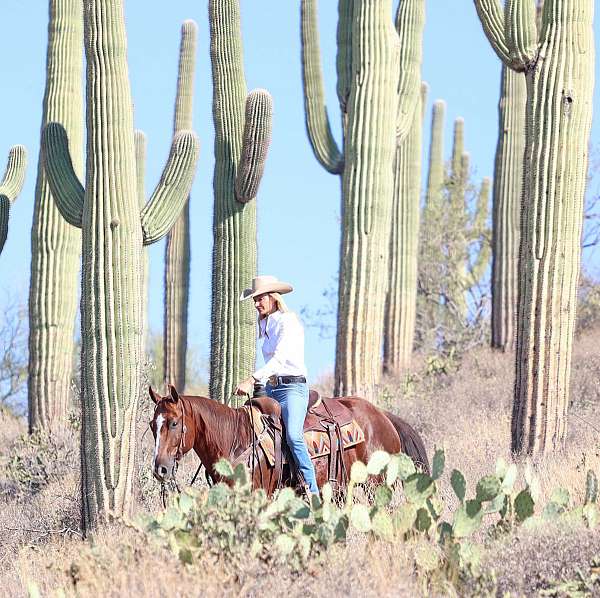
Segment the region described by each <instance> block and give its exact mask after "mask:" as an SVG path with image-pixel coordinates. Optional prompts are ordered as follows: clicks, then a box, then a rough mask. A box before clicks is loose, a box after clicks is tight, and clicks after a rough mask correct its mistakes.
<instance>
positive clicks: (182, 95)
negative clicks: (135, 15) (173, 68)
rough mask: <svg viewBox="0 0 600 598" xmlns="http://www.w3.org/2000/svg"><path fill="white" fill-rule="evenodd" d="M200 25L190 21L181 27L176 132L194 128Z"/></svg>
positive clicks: (175, 118)
mask: <svg viewBox="0 0 600 598" xmlns="http://www.w3.org/2000/svg"><path fill="white" fill-rule="evenodd" d="M197 36H198V25H196V22H195V21H192V20H191V19H188V20H187V21H184V22H183V24H182V26H181V49H180V57H179V72H178V75H177V97H176V99H175V116H174V130H175V131H183V130H184V129H191V128H192V105H193V101H194V74H195V70H196V38H197Z"/></svg>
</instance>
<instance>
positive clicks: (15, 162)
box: [0, 145, 27, 253]
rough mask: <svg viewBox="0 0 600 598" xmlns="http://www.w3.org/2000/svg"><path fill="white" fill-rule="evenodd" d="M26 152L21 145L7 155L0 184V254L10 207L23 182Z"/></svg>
mask: <svg viewBox="0 0 600 598" xmlns="http://www.w3.org/2000/svg"><path fill="white" fill-rule="evenodd" d="M26 167H27V152H26V150H25V148H24V147H23V146H22V145H15V146H14V147H12V148H11V150H10V153H9V154H8V163H7V165H6V172H5V173H4V177H3V178H2V182H1V183H0V253H2V250H3V249H4V243H6V237H7V235H8V219H9V215H10V205H11V204H12V202H13V201H15V199H17V197H18V195H19V193H21V189H22V188H23V183H24V182H25V169H26Z"/></svg>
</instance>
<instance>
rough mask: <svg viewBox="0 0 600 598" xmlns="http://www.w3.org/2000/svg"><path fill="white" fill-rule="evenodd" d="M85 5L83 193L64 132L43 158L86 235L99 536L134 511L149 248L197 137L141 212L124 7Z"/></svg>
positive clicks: (92, 476) (52, 133) (48, 136)
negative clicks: (107, 524) (102, 526)
mask: <svg viewBox="0 0 600 598" xmlns="http://www.w3.org/2000/svg"><path fill="white" fill-rule="evenodd" d="M83 6H84V43H85V54H86V59H87V92H86V101H87V120H86V122H87V159H86V187H85V190H84V189H83V187H82V186H81V183H80V182H79V181H78V179H77V176H76V174H75V172H74V170H73V166H72V159H71V157H70V156H69V152H68V139H67V134H66V132H65V130H64V128H63V127H62V126H61V125H60V124H59V123H49V124H48V125H47V126H46V128H45V130H44V135H43V138H42V144H43V149H42V151H43V155H44V166H45V169H46V174H47V175H48V182H49V183H50V186H51V189H52V195H53V196H54V199H55V201H56V203H57V205H58V207H59V210H60V211H61V214H62V215H63V217H65V219H67V220H68V221H69V222H70V223H71V224H73V225H75V226H79V227H81V229H82V292H81V337H82V356H81V388H82V427H81V468H82V499H83V500H82V509H83V514H82V515H83V517H82V518H83V526H84V529H85V530H91V529H93V528H94V527H95V526H96V525H97V523H98V522H99V521H100V520H107V519H113V518H118V517H121V516H123V515H124V514H127V513H128V512H129V510H130V507H131V493H132V483H131V482H132V473H133V466H134V448H135V422H136V417H135V416H136V409H137V404H138V398H139V396H140V392H141V390H142V389H141V384H142V376H141V367H142V355H143V348H142V339H143V335H144V330H143V326H144V318H143V305H144V301H143V296H142V295H143V292H144V284H143V268H144V266H143V259H142V247H143V245H148V244H150V243H153V242H154V241H156V240H158V239H159V238H161V237H162V236H164V235H165V234H166V233H167V232H168V230H169V228H170V227H171V226H172V224H173V223H174V221H175V220H176V218H177V217H178V216H179V212H180V210H181V208H182V206H183V203H184V201H185V200H186V198H187V196H188V194H189V190H190V187H191V183H192V178H193V171H194V167H195V161H196V158H197V154H198V144H197V139H196V137H195V136H194V135H193V134H192V133H187V132H186V133H183V132H182V133H180V134H179V135H176V136H175V138H174V141H173V145H172V149H171V154H170V156H169V161H168V162H167V166H166V167H165V170H164V171H163V175H162V177H161V181H160V183H159V185H158V186H157V188H156V190H155V191H154V193H153V195H152V197H151V199H150V201H149V202H148V203H147V204H146V206H145V207H144V209H143V210H142V211H141V213H140V207H139V197H138V195H139V191H138V183H137V180H136V158H135V149H134V130H133V109H132V100H131V92H130V86H129V77H128V68H127V42H126V35H125V20H124V15H123V3H122V1H120V0H85V2H84V5H83Z"/></svg>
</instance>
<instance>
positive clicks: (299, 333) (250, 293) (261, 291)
mask: <svg viewBox="0 0 600 598" xmlns="http://www.w3.org/2000/svg"><path fill="white" fill-rule="evenodd" d="M292 290H293V288H292V286H291V285H290V284H288V283H286V282H281V281H279V280H277V278H275V277H274V276H257V277H256V278H254V279H253V280H252V287H251V288H249V289H246V290H245V291H244V292H243V293H242V295H241V297H240V301H246V300H247V299H253V300H254V307H255V308H256V311H257V312H258V331H259V337H260V338H262V339H263V345H262V353H263V357H264V359H265V365H264V366H263V367H262V368H260V369H258V370H256V371H255V372H254V373H253V374H252V376H250V377H249V378H246V379H245V380H243V381H241V382H240V383H239V384H238V385H237V387H236V389H235V394H236V395H250V396H251V395H252V391H253V389H254V384H255V383H257V382H260V383H266V386H265V388H266V392H267V394H268V395H269V396H270V397H271V398H272V399H274V400H275V401H277V402H278V403H279V404H280V405H281V416H282V419H283V423H284V426H285V431H286V440H287V444H288V446H289V448H290V451H291V453H292V456H293V459H294V461H295V463H296V465H297V467H298V470H299V472H300V474H301V475H302V478H303V479H304V481H305V482H306V486H307V488H306V491H307V493H312V494H318V492H319V488H318V486H317V480H316V477H315V468H314V466H313V463H312V461H311V458H310V455H309V453H308V448H307V446H306V442H305V440H304V433H303V426H304V418H305V417H306V411H307V409H308V385H307V383H306V366H305V364H304V329H303V328H302V323H301V322H300V319H299V318H298V316H297V315H296V314H295V313H294V312H292V311H290V310H289V309H288V308H287V306H286V305H285V302H284V301H283V298H282V296H281V295H283V294H285V293H289V292H291V291H292Z"/></svg>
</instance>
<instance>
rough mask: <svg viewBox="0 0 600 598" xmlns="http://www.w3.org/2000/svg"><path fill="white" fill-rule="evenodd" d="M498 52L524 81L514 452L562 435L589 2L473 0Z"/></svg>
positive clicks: (588, 80)
mask: <svg viewBox="0 0 600 598" xmlns="http://www.w3.org/2000/svg"><path fill="white" fill-rule="evenodd" d="M475 6H476V8H477V12H478V14H479V18H480V20H481V23H482V25H483V29H484V31H485V33H486V35H487V37H488V39H489V40H490V42H491V44H492V47H493V48H494V50H495V52H496V54H497V55H498V56H499V58H500V59H501V60H502V62H503V63H504V64H506V65H507V66H508V67H509V68H512V69H513V70H515V71H517V72H524V73H525V77H526V81H527V108H526V137H525V174H524V188H523V196H522V219H521V238H520V250H519V258H520V261H519V293H518V296H519V300H518V317H517V340H516V356H515V359H516V382H515V393H514V403H513V417H512V449H513V451H515V452H516V453H523V452H526V453H531V454H534V453H543V452H545V451H547V450H555V449H559V448H560V447H562V446H563V444H564V440H565V437H566V426H567V417H566V413H567V407H568V404H569V379H570V364H571V352H572V344H573V333H574V327H575V315H576V313H575V312H576V305H577V285H578V278H579V265H580V259H581V248H580V240H581V230H582V223H583V196H584V191H585V185H586V175H587V163H588V144H589V136H590V129H591V123H592V104H593V101H592V100H593V86H594V59H595V56H594V54H595V52H594V33H593V28H592V21H593V13H594V0H546V1H545V2H544V7H543V11H542V14H541V18H540V19H539V21H540V26H539V27H538V25H537V21H538V15H537V14H536V3H535V2H525V1H522V0H511V1H509V2H507V4H506V7H505V9H503V7H502V5H501V3H500V1H499V0H475Z"/></svg>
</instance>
